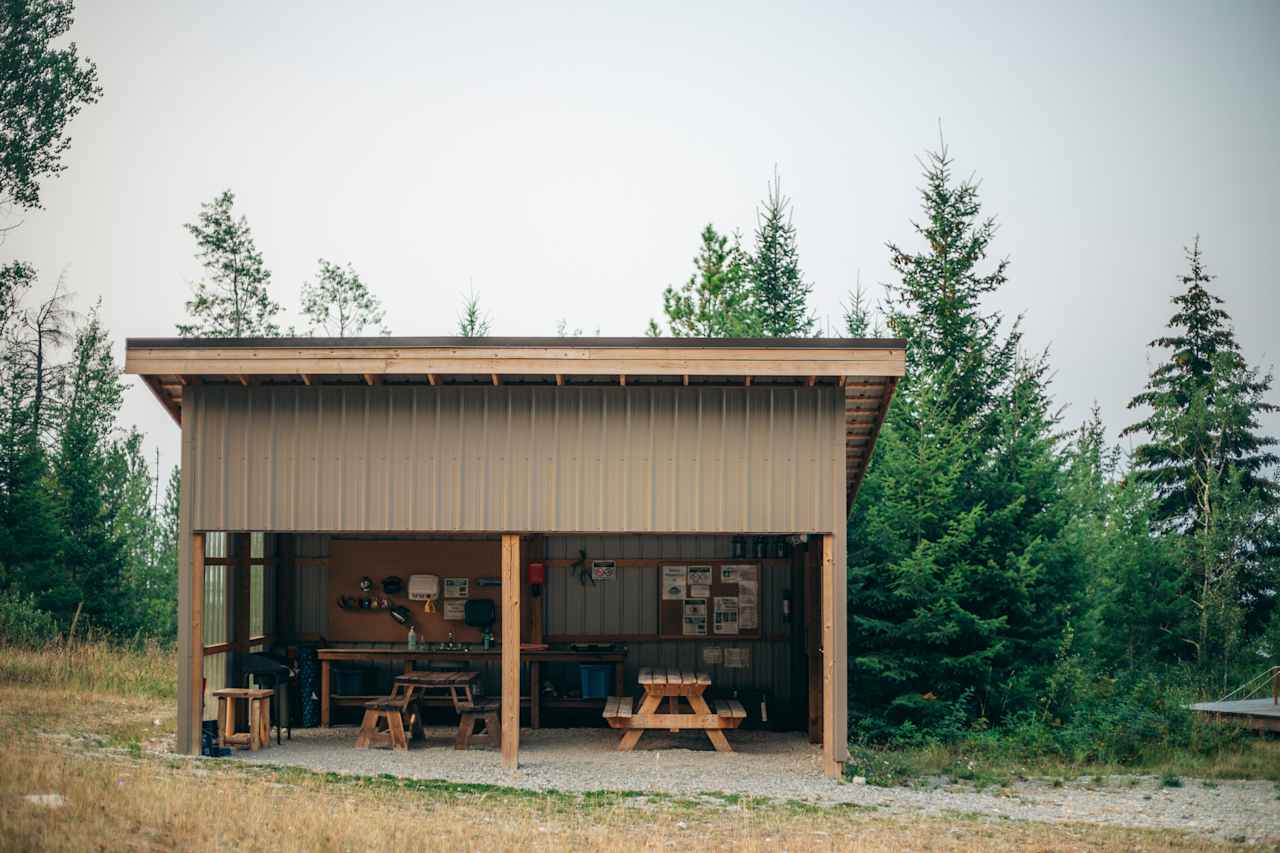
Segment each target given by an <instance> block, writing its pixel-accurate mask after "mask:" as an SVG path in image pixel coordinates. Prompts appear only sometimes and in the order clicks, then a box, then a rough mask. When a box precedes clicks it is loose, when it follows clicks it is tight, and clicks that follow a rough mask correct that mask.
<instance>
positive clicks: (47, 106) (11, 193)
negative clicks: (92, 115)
mask: <svg viewBox="0 0 1280 853" xmlns="http://www.w3.org/2000/svg"><path fill="white" fill-rule="evenodd" d="M73 11H74V4H73V3H72V2H71V0H8V2H5V3H3V4H0V202H3V203H7V204H14V205H17V206H18V207H23V208H38V207H40V180H41V179H42V178H49V177H54V176H55V175H57V174H58V173H59V172H61V171H62V170H63V169H65V168H66V166H65V165H64V164H63V162H62V155H63V154H65V153H66V151H67V148H68V147H69V146H70V145H71V138H70V137H69V136H67V127H68V125H70V124H71V121H72V119H74V118H75V117H76V115H77V114H78V113H79V112H80V110H81V109H82V108H83V107H84V106H85V105H87V104H92V103H95V102H96V101H97V100H98V98H99V97H101V96H102V88H101V87H100V86H99V85H98V71H97V68H96V67H95V66H94V64H93V62H92V61H90V60H88V59H85V58H83V57H81V56H80V55H79V54H78V53H77V51H76V43H75V42H70V43H67V44H66V45H65V46H63V47H59V48H55V47H53V43H54V42H57V41H61V39H62V37H63V36H65V35H66V34H67V33H68V32H69V31H70V29H71V25H72V22H73V18H72V12H73Z"/></svg>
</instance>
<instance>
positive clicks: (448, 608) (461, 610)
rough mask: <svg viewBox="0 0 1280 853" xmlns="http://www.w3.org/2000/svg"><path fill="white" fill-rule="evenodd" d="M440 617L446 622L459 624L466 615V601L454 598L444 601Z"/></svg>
mask: <svg viewBox="0 0 1280 853" xmlns="http://www.w3.org/2000/svg"><path fill="white" fill-rule="evenodd" d="M442 615H443V616H444V620H445V621H446V622H461V621H462V620H463V619H464V618H465V617H466V615H467V602H466V599H462V598H455V599H448V600H446V601H445V603H444V610H443V611H442Z"/></svg>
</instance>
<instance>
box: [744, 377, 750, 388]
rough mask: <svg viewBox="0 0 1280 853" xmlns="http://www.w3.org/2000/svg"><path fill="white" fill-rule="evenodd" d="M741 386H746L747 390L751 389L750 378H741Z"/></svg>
mask: <svg viewBox="0 0 1280 853" xmlns="http://www.w3.org/2000/svg"><path fill="white" fill-rule="evenodd" d="M742 384H743V385H745V386H747V387H748V388H750V387H751V377H750V376H749V375H748V376H744V377H742Z"/></svg>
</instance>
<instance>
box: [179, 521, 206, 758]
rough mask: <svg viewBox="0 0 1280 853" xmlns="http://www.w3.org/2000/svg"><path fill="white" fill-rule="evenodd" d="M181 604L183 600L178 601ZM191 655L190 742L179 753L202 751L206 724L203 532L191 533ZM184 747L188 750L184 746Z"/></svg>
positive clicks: (182, 745)
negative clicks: (202, 739)
mask: <svg viewBox="0 0 1280 853" xmlns="http://www.w3.org/2000/svg"><path fill="white" fill-rule="evenodd" d="M178 606H179V607H181V606H182V602H178ZM187 654H189V655H191V660H190V662H189V664H188V667H189V671H190V673H191V681H190V683H189V684H187V685H185V689H186V690H188V691H189V695H190V697H191V699H190V702H191V704H190V706H189V709H190V721H189V725H190V726H191V729H190V731H191V741H192V742H191V744H181V743H179V744H178V751H179V752H188V753H192V754H195V755H199V754H200V735H201V731H202V730H203V726H204V534H203V533H193V534H191V647H190V648H189V649H187ZM184 747H185V749H184Z"/></svg>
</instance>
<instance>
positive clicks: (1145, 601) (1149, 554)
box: [1063, 405, 1190, 671]
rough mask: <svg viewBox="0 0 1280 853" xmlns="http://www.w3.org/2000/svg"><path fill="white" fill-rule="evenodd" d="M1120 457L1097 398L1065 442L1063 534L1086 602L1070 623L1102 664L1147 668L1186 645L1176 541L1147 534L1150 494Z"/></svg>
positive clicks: (1151, 509)
mask: <svg viewBox="0 0 1280 853" xmlns="http://www.w3.org/2000/svg"><path fill="white" fill-rule="evenodd" d="M1121 464H1122V459H1121V456H1120V451H1119V449H1118V448H1114V447H1110V448H1109V447H1108V446H1107V443H1106V436H1105V428H1104V426H1103V424H1102V417H1101V414H1100V413H1099V410H1098V408H1097V406H1096V405H1095V406H1094V408H1093V410H1092V413H1091V416H1090V418H1089V420H1088V421H1087V422H1086V423H1085V424H1084V425H1082V426H1081V427H1080V428H1079V429H1078V430H1077V431H1076V432H1075V433H1074V434H1073V435H1072V436H1071V440H1070V446H1069V447H1068V449H1067V461H1066V483H1065V486H1064V498H1065V501H1066V506H1067V508H1068V513H1067V516H1068V520H1067V523H1066V527H1065V530H1064V533H1063V539H1064V542H1065V546H1066V549H1067V551H1068V553H1070V554H1072V555H1074V556H1075V558H1076V559H1078V560H1079V561H1080V563H1081V564H1082V565H1084V566H1085V567H1086V582H1087V584H1088V587H1089V592H1088V598H1089V601H1090V602H1091V605H1090V607H1089V610H1088V612H1087V613H1085V614H1083V615H1082V617H1081V618H1080V619H1078V620H1077V621H1076V623H1075V626H1076V628H1077V632H1076V634H1077V636H1078V637H1080V638H1082V641H1081V642H1080V643H1079V644H1078V646H1077V651H1079V652H1081V653H1082V654H1086V655H1089V656H1091V657H1092V659H1093V660H1094V661H1095V662H1096V663H1097V664H1098V665H1099V666H1100V667H1101V668H1102V669H1103V670H1104V671H1117V670H1125V669H1128V670H1132V669H1136V668H1140V669H1146V668H1148V667H1150V665H1151V664H1152V663H1154V662H1164V663H1167V662H1173V661H1176V660H1178V659H1179V658H1181V657H1183V656H1185V654H1186V652H1187V648H1186V646H1185V644H1184V643H1183V641H1182V639H1181V638H1182V637H1183V636H1185V632H1186V630H1187V624H1188V618H1189V615H1190V614H1189V613H1188V612H1187V608H1186V600H1185V598H1184V597H1183V596H1182V588H1183V587H1182V572H1183V555H1182V552H1181V549H1180V542H1179V541H1178V540H1177V539H1176V538H1173V537H1160V536H1154V535H1152V533H1151V524H1152V519H1153V517H1154V514H1155V510H1156V501H1155V497H1154V495H1153V494H1152V491H1151V489H1150V487H1149V486H1147V485H1146V484H1144V483H1139V482H1136V481H1134V480H1133V479H1131V478H1128V479H1127V478H1124V477H1122V476H1121V475H1122V473H1123V472H1122V468H1121Z"/></svg>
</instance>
